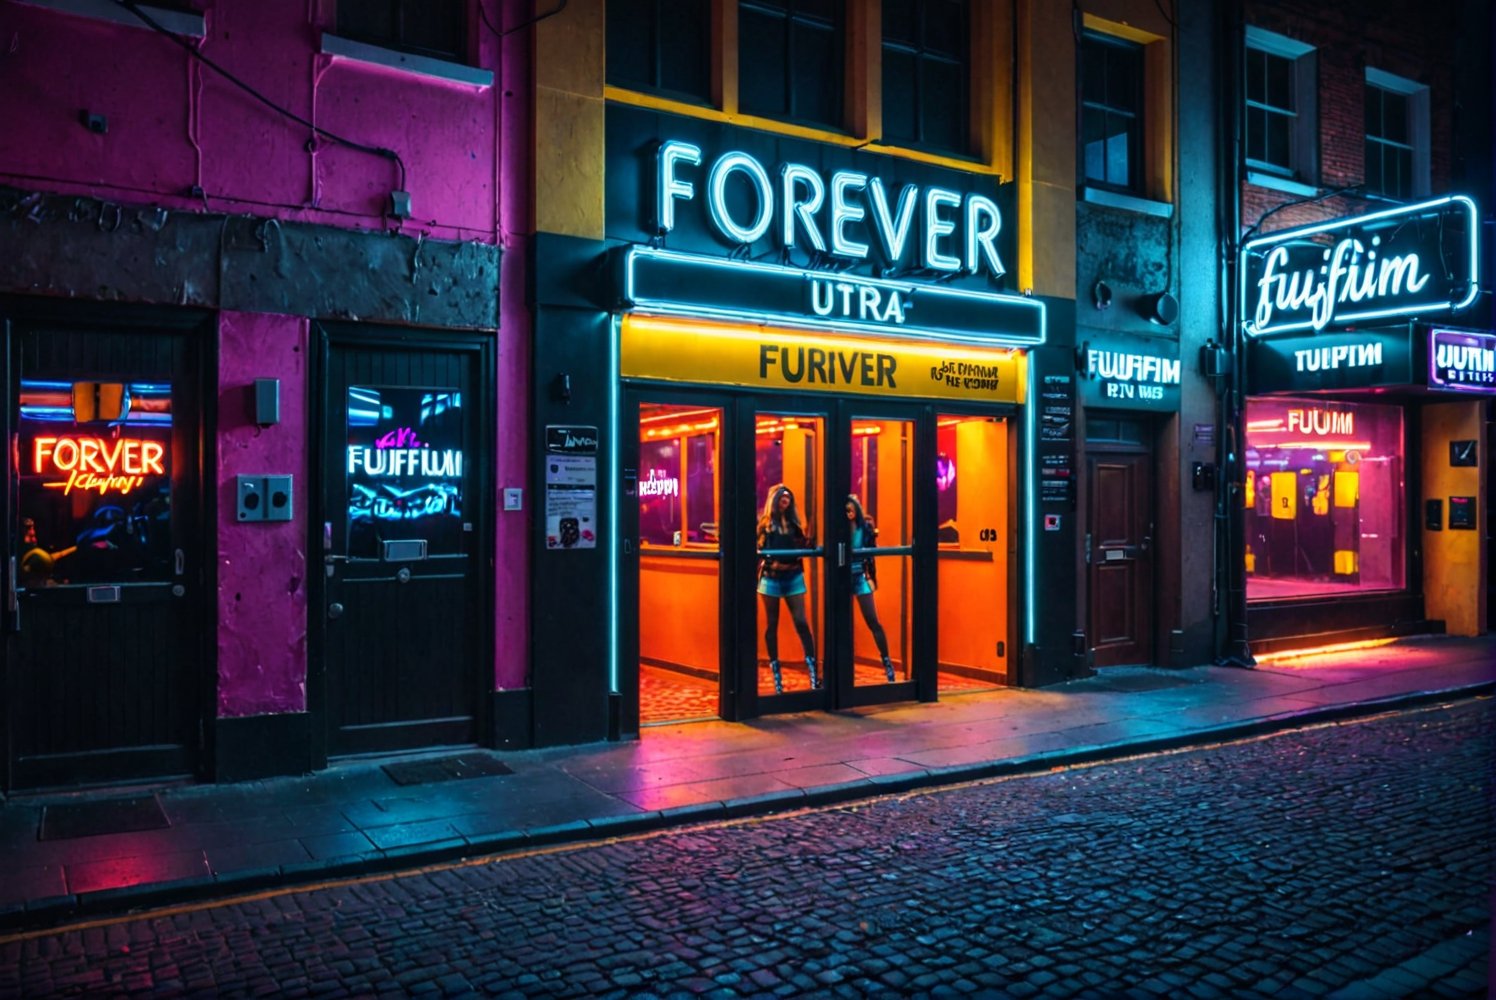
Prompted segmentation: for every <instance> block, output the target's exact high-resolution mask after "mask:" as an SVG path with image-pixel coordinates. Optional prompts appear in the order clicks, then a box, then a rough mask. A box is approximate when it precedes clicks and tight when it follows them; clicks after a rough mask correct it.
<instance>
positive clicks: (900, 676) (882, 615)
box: [836, 416, 915, 689]
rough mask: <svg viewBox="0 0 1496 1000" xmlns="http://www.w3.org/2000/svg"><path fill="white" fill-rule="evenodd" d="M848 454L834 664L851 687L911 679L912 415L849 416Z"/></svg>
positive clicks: (840, 530) (839, 532)
mask: <svg viewBox="0 0 1496 1000" xmlns="http://www.w3.org/2000/svg"><path fill="white" fill-rule="evenodd" d="M847 455H848V456H849V458H850V469H849V474H848V475H849V486H848V491H847V493H846V495H845V496H844V497H843V498H842V502H841V504H840V505H839V509H838V512H839V514H840V515H841V517H840V520H839V522H838V530H837V532H836V534H837V540H836V544H837V564H838V566H843V567H845V569H846V577H845V579H844V581H843V582H844V586H845V592H844V594H843V599H842V603H843V604H844V605H845V607H846V614H847V620H848V621H849V622H850V631H849V634H848V637H847V640H846V642H845V643H844V646H845V649H844V651H843V655H842V657H841V658H840V660H841V663H840V666H841V668H842V671H843V672H844V673H845V674H846V675H847V676H849V677H850V678H851V682H852V687H853V688H857V689H861V688H886V687H888V686H889V685H894V684H901V683H904V682H906V681H912V680H913V679H914V674H913V655H912V654H913V645H914V641H913V640H914V631H913V625H914V597H915V588H914V580H915V557H914V553H915V530H914V528H915V517H914V508H915V479H914V469H915V421H914V419H912V418H884V417H865V416H853V417H852V418H851V420H850V423H849V425H848V427H847Z"/></svg>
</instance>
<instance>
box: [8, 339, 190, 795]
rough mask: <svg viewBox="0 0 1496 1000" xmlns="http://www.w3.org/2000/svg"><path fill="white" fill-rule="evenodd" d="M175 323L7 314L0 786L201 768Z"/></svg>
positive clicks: (185, 357) (185, 369) (181, 369)
mask: <svg viewBox="0 0 1496 1000" xmlns="http://www.w3.org/2000/svg"><path fill="white" fill-rule="evenodd" d="M190 322H191V324H192V325H191V326H187V325H184V324H183V323H182V321H181V320H180V319H168V320H167V321H166V322H164V323H157V322H153V323H151V324H150V325H149V326H125V325H121V324H119V323H118V322H109V323H99V324H96V325H78V324H74V323H54V322H50V321H30V320H27V321H20V320H18V321H16V322H15V323H14V324H13V325H12V327H11V329H10V332H9V337H8V340H9V343H8V345H7V350H6V358H7V359H8V361H9V371H8V374H7V377H6V379H5V384H6V394H7V406H6V411H5V419H6V422H7V427H6V430H7V435H6V436H7V440H8V441H9V442H10V444H11V449H10V451H11V464H12V467H11V468H10V469H9V470H8V472H9V473H10V474H9V475H7V481H8V484H9V489H7V491H6V493H7V495H6V501H5V508H6V517H5V520H6V526H5V531H6V535H7V552H6V555H7V564H8V566H7V568H8V570H9V572H8V573H7V577H8V580H7V588H6V595H5V596H6V612H7V613H6V626H7V632H8V635H7V637H6V644H5V645H6V649H5V652H6V664H5V670H4V691H5V721H6V727H7V729H8V741H7V744H8V753H7V774H6V782H5V783H6V785H7V786H8V787H10V788H35V787H41V786H51V785H62V784H80V783H95V782H109V781H119V780H126V779H130V780H134V779H142V778H161V777H168V776H185V775H192V774H195V773H196V772H197V770H198V768H199V764H200V760H201V756H202V755H201V744H202V739H203V730H202V720H203V717H204V711H205V708H204V707H205V705H206V704H208V703H209V701H210V693H211V681H210V680H209V672H210V671H209V664H210V663H211V658H210V657H208V655H207V653H206V650H205V642H204V636H205V630H206V628H207V626H206V624H205V623H206V622H209V621H210V620H211V614H210V609H209V607H208V603H207V591H206V587H205V586H204V575H203V573H204V559H203V545H202V539H203V516H202V499H201V498H202V486H201V477H200V469H201V465H200V447H199V445H200V442H201V441H202V440H203V430H202V427H203V421H202V417H201V400H202V398H203V395H202V390H201V368H200V364H199V347H200V344H201V343H202V341H203V333H204V330H203V328H202V327H201V326H200V325H199V321H198V320H197V319H196V318H193V319H191V320H190ZM173 324H175V327H176V328H173Z"/></svg>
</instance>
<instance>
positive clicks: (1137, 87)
mask: <svg viewBox="0 0 1496 1000" xmlns="http://www.w3.org/2000/svg"><path fill="white" fill-rule="evenodd" d="M1142 110H1143V50H1142V47H1141V46H1139V45H1134V44H1133V43H1131V42H1127V41H1123V40H1122V39H1119V38H1110V37H1108V36H1106V35H1102V34H1096V33H1094V32H1087V33H1086V34H1085V36H1084V38H1083V39H1082V41H1081V162H1082V165H1083V167H1082V169H1083V170H1084V178H1085V183H1087V184H1100V185H1103V186H1105V187H1109V188H1113V189H1115V190H1119V191H1133V192H1138V191H1140V190H1141V188H1142V166H1143V164H1142V129H1143V121H1142V117H1143V116H1142Z"/></svg>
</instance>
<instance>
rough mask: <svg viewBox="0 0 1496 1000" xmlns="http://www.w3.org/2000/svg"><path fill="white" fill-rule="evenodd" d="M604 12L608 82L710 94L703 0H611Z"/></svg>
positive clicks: (706, 16)
mask: <svg viewBox="0 0 1496 1000" xmlns="http://www.w3.org/2000/svg"><path fill="white" fill-rule="evenodd" d="M607 18H608V83H610V84H612V85H613V86H616V87H627V88H629V89H631V90H649V91H655V92H660V93H668V94H674V95H677V96H681V97H686V98H690V99H692V100H696V101H706V100H709V99H710V98H711V57H710V53H711V38H710V34H709V32H710V28H711V13H710V8H709V6H708V4H707V0H613V2H610V3H609V4H608V5H607Z"/></svg>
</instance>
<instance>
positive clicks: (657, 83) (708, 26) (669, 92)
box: [603, 0, 722, 106]
mask: <svg viewBox="0 0 1496 1000" xmlns="http://www.w3.org/2000/svg"><path fill="white" fill-rule="evenodd" d="M646 2H649V3H650V6H651V7H652V13H651V15H650V17H651V20H650V24H649V34H650V58H651V60H652V63H653V65H652V68H651V73H652V75H653V80H652V81H648V82H646V81H639V80H628V81H620V80H614V79H613V78H612V76H611V73H612V68H611V67H612V66H613V60H610V59H607V58H606V53H607V51H608V50H609V48H611V46H610V44H609V41H610V30H611V28H610V25H612V24H613V23H614V21H613V19H612V18H611V17H607V16H606V12H605V15H604V16H605V21H604V25H603V51H604V53H605V55H604V68H603V80H604V84H605V85H606V86H608V87H616V88H618V89H620V90H627V91H631V92H633V93H636V94H649V95H652V96H655V97H660V98H664V99H666V100H671V101H680V102H683V103H687V104H694V105H707V106H720V98H719V93H718V92H719V90H720V86H719V83H718V80H719V79H720V77H721V74H722V66H721V53H720V52H719V51H718V50H717V46H718V39H717V38H716V35H717V32H718V30H719V28H718V20H719V17H720V3H721V0H689V2H693V3H700V4H701V6H702V8H703V9H702V13H703V15H704V17H703V21H702V26H701V31H702V38H701V54H702V55H703V57H704V59H705V63H704V68H705V72H706V77H705V79H704V80H703V81H702V88H701V90H700V92H696V91H692V90H680V89H677V88H675V87H669V86H666V85H665V84H664V83H663V82H662V81H663V79H664V73H663V71H662V66H663V65H664V59H665V55H666V53H665V48H664V45H663V44H662V42H661V32H660V25H661V23H662V21H663V18H662V17H661V14H662V12H663V10H664V8H665V6H666V5H669V4H677V3H680V2H682V0H646Z"/></svg>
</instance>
